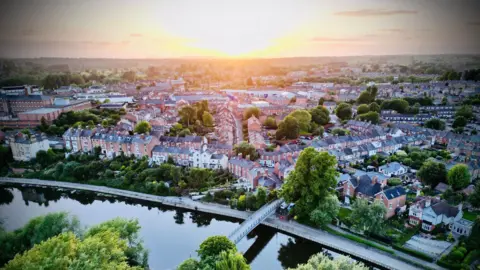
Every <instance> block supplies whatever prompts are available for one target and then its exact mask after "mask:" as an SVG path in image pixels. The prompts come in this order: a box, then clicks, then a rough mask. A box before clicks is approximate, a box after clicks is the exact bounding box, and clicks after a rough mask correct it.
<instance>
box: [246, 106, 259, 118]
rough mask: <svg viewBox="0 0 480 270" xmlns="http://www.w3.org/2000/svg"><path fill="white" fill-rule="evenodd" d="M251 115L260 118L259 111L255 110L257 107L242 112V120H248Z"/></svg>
mask: <svg viewBox="0 0 480 270" xmlns="http://www.w3.org/2000/svg"><path fill="white" fill-rule="evenodd" d="M252 115H255V117H256V118H259V117H260V109H259V108H257V107H251V108H247V109H246V110H245V111H244V112H243V119H244V120H248V118H250V117H252Z"/></svg>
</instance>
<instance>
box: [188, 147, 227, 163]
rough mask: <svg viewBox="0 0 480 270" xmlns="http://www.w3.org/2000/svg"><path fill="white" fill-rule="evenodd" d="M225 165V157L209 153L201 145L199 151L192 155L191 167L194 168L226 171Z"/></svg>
mask: <svg viewBox="0 0 480 270" xmlns="http://www.w3.org/2000/svg"><path fill="white" fill-rule="evenodd" d="M227 163H228V157H227V156H226V155H224V154H217V153H215V152H211V151H209V150H208V149H207V145H206V144H204V145H202V148H201V150H195V151H193V153H192V162H191V166H193V167H195V168H208V169H226V168H227Z"/></svg>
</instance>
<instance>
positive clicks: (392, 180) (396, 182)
mask: <svg viewBox="0 0 480 270" xmlns="http://www.w3.org/2000/svg"><path fill="white" fill-rule="evenodd" d="M387 183H388V185H389V186H391V187H393V186H399V185H401V184H402V180H401V179H400V178H396V177H392V178H389V179H388V180H387Z"/></svg>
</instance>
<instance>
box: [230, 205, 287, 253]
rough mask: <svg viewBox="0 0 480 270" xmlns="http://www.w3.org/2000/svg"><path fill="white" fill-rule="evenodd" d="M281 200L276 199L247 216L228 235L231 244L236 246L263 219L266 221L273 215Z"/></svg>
mask: <svg viewBox="0 0 480 270" xmlns="http://www.w3.org/2000/svg"><path fill="white" fill-rule="evenodd" d="M282 202H283V200H282V199H278V200H275V201H273V202H270V203H268V204H266V205H264V206H262V207H261V208H260V209H258V210H257V211H256V212H255V213H253V214H252V215H251V216H249V217H248V218H247V219H246V220H245V221H244V222H242V224H240V226H238V227H237V228H236V229H235V230H234V231H233V232H231V233H230V234H229V235H228V239H230V241H232V242H233V243H235V244H237V243H238V242H240V240H242V238H243V237H245V236H246V235H247V234H249V233H250V232H251V231H252V230H253V229H255V227H257V226H258V224H260V223H262V222H263V221H264V220H265V219H267V218H268V217H269V216H270V215H271V214H273V213H275V210H276V209H277V208H278V207H279V206H280V204H282Z"/></svg>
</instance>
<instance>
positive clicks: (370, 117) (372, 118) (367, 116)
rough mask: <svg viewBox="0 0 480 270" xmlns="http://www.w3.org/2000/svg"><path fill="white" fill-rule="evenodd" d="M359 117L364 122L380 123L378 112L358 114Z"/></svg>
mask: <svg viewBox="0 0 480 270" xmlns="http://www.w3.org/2000/svg"><path fill="white" fill-rule="evenodd" d="M357 119H358V120H360V121H364V122H370V123H372V124H378V123H379V122H380V115H379V114H378V113H377V112H367V113H364V114H360V115H358V116H357Z"/></svg>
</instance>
